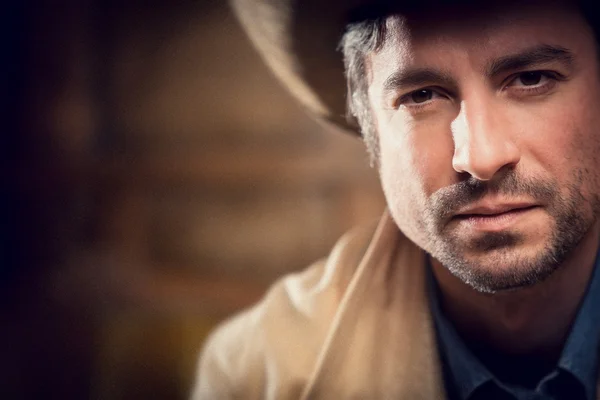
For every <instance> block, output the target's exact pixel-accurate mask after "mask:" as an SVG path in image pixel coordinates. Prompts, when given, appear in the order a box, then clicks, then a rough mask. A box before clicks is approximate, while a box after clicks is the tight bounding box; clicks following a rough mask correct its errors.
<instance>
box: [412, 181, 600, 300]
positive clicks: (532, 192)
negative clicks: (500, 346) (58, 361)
mask: <svg viewBox="0 0 600 400" xmlns="http://www.w3.org/2000/svg"><path fill="white" fill-rule="evenodd" d="M582 175H583V174H582V173H581V172H579V173H577V174H576V177H577V178H576V180H575V182H573V183H572V185H571V186H570V187H569V190H568V192H567V194H566V195H562V196H561V193H560V192H559V191H558V187H557V186H556V183H555V182H551V181H544V180H530V181H525V180H522V179H519V178H518V177H517V175H516V173H515V172H514V171H513V172H511V173H509V174H507V175H506V177H505V179H503V180H502V181H500V182H499V184H498V185H494V186H493V187H492V186H490V185H487V184H485V183H482V182H481V181H478V182H476V181H474V180H471V181H465V182H461V183H459V184H457V185H455V186H454V187H451V188H448V189H444V190H443V191H441V192H440V193H438V194H436V195H434V196H432V199H431V202H430V203H429V204H428V208H427V209H428V212H427V214H426V218H425V221H424V222H425V226H426V227H427V230H428V231H429V235H428V236H429V238H430V243H429V245H428V246H427V247H428V249H429V252H430V253H431V255H432V256H433V257H434V258H436V259H437V260H438V261H439V262H440V263H442V264H443V265H444V266H445V267H446V268H447V269H448V270H449V271H450V272H451V273H452V274H453V275H454V276H456V277H457V278H459V279H460V280H461V281H463V282H464V283H466V284H467V285H469V286H470V287H472V288H473V289H475V290H477V291H479V292H484V293H496V292H499V291H508V290H516V289H519V288H523V287H529V286H532V285H535V284H537V283H540V282H542V281H544V280H545V279H546V278H548V277H549V276H550V275H552V274H553V273H554V272H555V271H556V270H557V269H559V268H560V266H561V265H563V264H564V262H565V260H566V259H567V258H568V257H569V254H570V253H571V252H572V251H573V249H575V248H576V247H577V245H578V244H579V243H580V242H581V240H582V239H583V237H584V236H585V235H586V233H587V232H588V231H589V229H590V228H591V227H592V225H593V224H594V222H595V220H596V216H597V215H598V212H597V211H598V210H599V209H600V201H599V200H598V199H595V200H593V201H592V202H591V203H592V204H591V207H590V201H588V200H586V199H585V198H584V197H583V196H582V194H581V191H580V188H581V184H582V181H583V178H582ZM490 192H498V193H501V194H514V195H519V194H520V195H523V194H527V195H529V196H531V197H532V198H534V199H536V200H539V201H541V202H542V203H544V204H547V207H546V208H545V211H546V212H547V213H548V215H549V217H550V220H551V221H552V222H553V224H552V226H551V227H550V233H549V234H548V238H547V239H546V240H545V243H544V244H543V245H542V248H541V249H540V250H539V251H537V252H536V253H535V254H534V255H527V254H523V251H522V249H520V248H519V246H521V245H523V244H524V243H525V242H526V241H527V237H525V236H524V235H523V234H521V233H519V232H511V231H507V232H489V233H486V234H484V235H482V236H480V237H478V238H477V239H474V240H471V241H470V242H469V243H464V242H463V241H462V240H460V238H459V237H457V236H456V235H453V232H452V231H450V232H448V231H447V225H446V224H445V223H444V221H446V222H447V221H448V215H450V214H453V213H454V212H455V211H456V210H457V209H458V208H459V207H461V206H463V205H466V204H469V203H471V202H473V201H475V200H477V199H479V198H481V197H483V196H484V195H485V194H487V193H490ZM590 209H591V210H593V211H592V215H590V212H589V210H590ZM467 253H470V254H477V257H474V258H472V259H469V258H468V257H467V255H466V254H467Z"/></svg>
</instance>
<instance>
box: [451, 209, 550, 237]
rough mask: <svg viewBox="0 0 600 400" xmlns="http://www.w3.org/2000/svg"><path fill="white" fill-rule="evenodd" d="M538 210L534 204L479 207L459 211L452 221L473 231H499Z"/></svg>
mask: <svg viewBox="0 0 600 400" xmlns="http://www.w3.org/2000/svg"><path fill="white" fill-rule="evenodd" d="M539 208H540V206H539V205H536V204H512V205H511V204H504V205H491V206H479V207H473V208H469V209H467V210H464V211H461V212H459V213H458V214H456V215H455V216H454V217H453V219H454V220H456V221H457V222H458V223H460V224H463V225H467V226H469V227H470V228H472V229H475V230H481V231H501V230H504V229H507V228H509V227H510V226H511V225H513V224H515V223H517V222H518V221H519V220H521V219H522V218H523V217H526V216H528V215H530V214H531V213H532V212H535V211H536V210H537V209H539Z"/></svg>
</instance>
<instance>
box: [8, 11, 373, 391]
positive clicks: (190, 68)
mask: <svg viewBox="0 0 600 400" xmlns="http://www.w3.org/2000/svg"><path fill="white" fill-rule="evenodd" d="M123 3H125V4H123ZM2 8H3V12H2V13H0V15H2V17H1V18H2V21H1V22H2V23H1V24H0V26H1V28H0V29H2V34H1V38H2V39H1V40H2V42H1V44H2V47H1V49H2V55H3V57H2V59H3V62H2V72H3V73H2V74H1V75H2V86H3V87H2V110H3V114H4V118H3V120H4V129H3V133H2V135H1V142H0V155H1V160H2V164H1V169H0V177H1V181H0V190H1V192H0V268H1V269H0V398H2V399H38V398H44V399H88V398H89V399H137V398H144V399H184V398H187V397H188V395H189V392H190V389H191V385H192V384H193V381H194V370H195V366H196V362H197V355H198V351H199V349H200V347H201V344H202V341H203V340H204V338H205V335H206V333H207V332H208V331H210V329H212V328H213V327H214V325H215V324H216V323H218V322H219V321H221V320H222V319H223V318H225V317H227V316H229V315H231V314H232V313H234V312H236V311H237V310H239V309H241V308H243V307H246V306H248V305H249V304H252V303H253V302H255V301H256V300H258V299H259V298H260V297H261V295H262V293H263V292H264V290H265V289H266V288H267V287H268V285H269V284H270V283H271V282H273V280H275V279H276V278H277V277H278V276H281V275H282V274H284V273H287V272H291V271H295V270H299V269H301V268H303V267H304V266H306V265H307V264H308V263H310V262H312V261H314V260H315V259H317V258H320V257H323V256H324V255H326V254H327V251H328V249H329V248H330V247H331V245H332V244H333V243H334V242H335V240H336V239H337V238H338V237H339V236H340V235H341V234H342V233H343V232H344V231H346V230H347V229H349V228H350V227H352V226H354V225H356V224H358V223H360V222H362V221H365V220H368V219H371V218H374V217H377V216H378V215H379V214H380V212H381V211H382V209H383V204H384V203H383V199H382V195H381V193H380V189H379V185H378V182H377V178H376V174H375V172H374V171H373V170H371V169H370V168H369V167H368V160H367V155H366V153H365V151H364V149H363V147H362V144H361V143H360V142H359V140H357V139H355V138H352V137H350V136H349V135H345V134H343V133H340V132H335V131H333V130H331V129H329V130H326V129H325V128H323V127H322V126H320V125H319V124H318V123H316V122H314V121H312V120H310V119H309V118H308V117H307V116H306V115H305V114H304V112H303V110H301V108H300V107H299V106H298V105H297V104H296V103H295V102H294V101H293V100H292V99H291V98H290V96H289V95H288V94H287V93H286V92H285V90H284V89H283V88H282V87H281V86H280V85H279V84H278V83H277V82H276V81H275V79H274V78H273V76H272V75H271V73H270V72H269V71H268V70H267V69H266V68H265V67H264V66H263V65H262V63H261V61H260V58H259V56H258V55H257V54H256V52H255V51H254V50H253V49H252V48H251V47H250V45H249V43H248V41H247V40H246V38H245V37H244V36H243V34H242V32H241V30H240V28H239V27H238V25H237V22H236V21H235V19H234V18H233V16H232V15H231V13H230V12H229V10H228V8H227V6H226V2H225V1H216V0H215V1H187V2H184V1H176V2H174V1H167V0H162V1H151V2H148V1H146V2H142V1H128V2H116V1H113V2H111V1H97V0H81V1H54V2H44V1H29V2H13V3H8V4H4V5H3V6H2ZM315 40H318V38H316V39H315Z"/></svg>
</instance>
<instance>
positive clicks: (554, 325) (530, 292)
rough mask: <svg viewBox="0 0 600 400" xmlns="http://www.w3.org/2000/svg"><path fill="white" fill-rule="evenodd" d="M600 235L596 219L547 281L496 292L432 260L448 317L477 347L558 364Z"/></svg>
mask: <svg viewBox="0 0 600 400" xmlns="http://www.w3.org/2000/svg"><path fill="white" fill-rule="evenodd" d="M599 233H600V224H598V223H597V224H595V225H594V226H593V227H592V228H591V229H590V231H589V232H588V233H587V234H586V236H585V237H584V238H583V239H582V241H581V242H580V243H579V245H578V246H577V247H576V248H575V249H574V250H573V251H572V252H571V254H570V255H569V257H568V259H567V260H566V261H565V262H564V263H563V264H562V265H561V266H560V267H559V268H557V269H556V271H555V272H554V273H553V274H552V275H551V276H550V277H548V278H547V279H546V280H544V281H543V282H540V283H538V284H536V285H534V286H531V287H527V288H523V289H517V290H511V291H506V292H498V293H494V294H487V293H481V292H478V291H476V290H474V289H473V288H471V287H470V286H468V285H466V284H465V283H463V282H462V281H460V280H459V279H458V278H456V277H455V276H453V275H452V274H451V273H450V272H449V271H448V270H447V269H446V268H445V267H444V266H442V265H441V264H440V263H439V262H438V261H437V260H435V259H433V260H432V266H433V273H434V276H435V278H436V280H437V282H438V284H439V287H440V291H441V298H440V301H441V305H442V309H443V310H444V313H445V314H446V317H447V318H448V319H449V320H450V321H451V322H452V323H453V324H454V326H455V328H456V329H457V331H458V332H459V334H460V335H461V336H462V337H463V339H465V341H466V342H470V343H476V344H477V346H478V347H485V348H486V349H487V350H490V351H495V352H499V353H502V354H506V355H511V356H515V357H519V356H527V357H531V358H533V359H537V360H539V361H544V362H552V363H553V362H555V361H556V360H557V359H558V357H559V355H560V352H561V350H562V348H563V345H564V342H565V340H566V338H567V336H568V333H569V331H570V328H571V325H572V323H573V320H574V318H575V316H576V314H577V310H578V306H579V304H580V303H581V301H582V299H583V297H584V294H585V291H586V288H587V285H588V282H589V280H590V278H591V275H592V272H593V269H594V260H595V256H596V252H597V250H598V239H599Z"/></svg>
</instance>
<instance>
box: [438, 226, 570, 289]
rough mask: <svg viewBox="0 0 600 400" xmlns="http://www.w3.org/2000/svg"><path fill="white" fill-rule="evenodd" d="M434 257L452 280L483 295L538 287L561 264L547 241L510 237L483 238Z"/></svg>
mask: <svg viewBox="0 0 600 400" xmlns="http://www.w3.org/2000/svg"><path fill="white" fill-rule="evenodd" d="M455 249H456V247H455ZM436 258H437V259H438V260H439V261H440V262H441V263H442V264H443V265H444V266H445V267H446V268H447V269H448V270H449V271H450V272H451V273H452V274H453V275H454V276H455V277H457V278H458V279H460V280H461V281H462V282H464V283H465V284H467V285H468V286H470V287H472V288H473V289H475V290H477V291H479V292H484V293H496V292H500V291H510V290H517V289H520V288H526V287H531V286H533V285H536V284H539V283H541V282H543V281H545V280H546V279H547V278H548V277H549V276H551V275H552V274H553V273H554V272H555V271H556V270H557V269H558V268H559V267H560V265H561V263H562V261H564V257H561V256H560V252H559V251H556V248H554V247H553V246H551V243H548V241H545V242H544V243H534V244H529V243H527V241H525V240H524V239H523V238H520V237H517V236H514V235H512V236H511V235H508V236H507V235H491V236H486V237H485V238H480V240H479V241H478V243H476V245H472V246H469V247H468V248H467V249H465V250H464V251H459V252H456V251H454V252H451V253H446V254H439V257H436Z"/></svg>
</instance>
